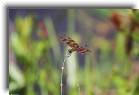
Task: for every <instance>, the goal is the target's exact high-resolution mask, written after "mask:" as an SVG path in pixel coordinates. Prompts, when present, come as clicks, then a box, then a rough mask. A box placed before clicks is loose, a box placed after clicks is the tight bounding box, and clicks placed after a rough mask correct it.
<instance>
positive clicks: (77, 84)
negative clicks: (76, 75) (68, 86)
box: [77, 84, 80, 95]
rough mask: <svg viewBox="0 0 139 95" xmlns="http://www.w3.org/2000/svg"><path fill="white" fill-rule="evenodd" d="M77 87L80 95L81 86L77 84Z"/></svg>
mask: <svg viewBox="0 0 139 95" xmlns="http://www.w3.org/2000/svg"><path fill="white" fill-rule="evenodd" d="M77 86H78V93H79V95H80V86H79V84H77Z"/></svg>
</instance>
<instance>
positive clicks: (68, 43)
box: [60, 37, 79, 50]
mask: <svg viewBox="0 0 139 95" xmlns="http://www.w3.org/2000/svg"><path fill="white" fill-rule="evenodd" d="M60 39H61V40H62V41H64V42H65V43H66V44H67V45H69V46H70V47H71V48H72V49H75V50H76V49H77V48H79V45H78V44H77V43H76V42H75V41H74V40H72V39H71V38H70V37H68V38H67V39H66V38H63V37H60Z"/></svg>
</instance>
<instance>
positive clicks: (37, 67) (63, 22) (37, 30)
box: [9, 8, 139, 95]
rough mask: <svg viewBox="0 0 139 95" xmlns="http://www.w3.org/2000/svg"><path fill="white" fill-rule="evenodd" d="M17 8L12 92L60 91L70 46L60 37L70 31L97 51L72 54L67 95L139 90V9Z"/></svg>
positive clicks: (120, 94)
mask: <svg viewBox="0 0 139 95" xmlns="http://www.w3.org/2000/svg"><path fill="white" fill-rule="evenodd" d="M23 10H24V11H23ZM12 11H15V10H12V9H10V10H9V12H12ZM17 11H18V12H17ZM41 11H42V13H43V14H40V13H39V12H41ZM16 12H17V14H16V15H14V19H13V20H12V19H11V18H10V17H11V15H12V14H11V13H9V90H10V94H19V95H60V93H61V90H60V88H61V87H60V83H61V67H62V62H63V61H64V58H65V56H66V53H67V50H68V49H69V48H70V47H69V46H67V45H66V44H63V43H61V41H60V40H59V36H61V35H64V36H66V37H71V38H72V39H74V40H75V41H76V42H77V43H79V44H80V45H81V46H83V45H86V44H87V45H88V47H87V48H88V49H90V50H92V52H91V53H86V54H84V55H81V54H79V53H78V52H73V53H72V54H71V56H70V57H68V58H67V59H66V62H65V65H64V72H63V73H62V78H63V80H62V81H63V82H62V83H63V89H62V92H63V95H79V94H80V95H139V10H133V9H117V10H116V9H115V10H114V9H113V10H110V9H103V10H102V9H78V8H77V9H38V10H37V9H34V10H32V9H22V10H21V9H19V10H16ZM22 12H23V13H25V12H26V14H25V15H24V16H22ZM79 88H80V90H79Z"/></svg>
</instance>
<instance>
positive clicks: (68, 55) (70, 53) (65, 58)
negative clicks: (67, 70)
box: [60, 53, 71, 95]
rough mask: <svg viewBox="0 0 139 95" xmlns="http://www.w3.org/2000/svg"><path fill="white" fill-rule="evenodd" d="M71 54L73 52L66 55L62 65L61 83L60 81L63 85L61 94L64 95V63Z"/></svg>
mask: <svg viewBox="0 0 139 95" xmlns="http://www.w3.org/2000/svg"><path fill="white" fill-rule="evenodd" d="M70 56H71V53H68V54H67V55H66V56H65V58H64V61H63V63H62V67H61V83H60V86H61V95H62V89H63V81H62V80H63V72H64V65H65V62H66V59H67V58H68V57H70Z"/></svg>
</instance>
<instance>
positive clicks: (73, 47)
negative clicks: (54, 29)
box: [60, 37, 91, 54]
mask: <svg viewBox="0 0 139 95" xmlns="http://www.w3.org/2000/svg"><path fill="white" fill-rule="evenodd" d="M60 39H61V41H63V42H65V43H66V44H67V45H69V46H70V47H71V49H69V50H68V52H69V53H72V52H74V51H77V52H79V53H80V54H85V53H86V52H91V51H90V50H88V49H85V47H86V46H87V45H85V46H84V47H80V46H79V45H78V44H77V43H76V42H75V41H74V40H72V39H71V38H70V37H68V38H64V37H60Z"/></svg>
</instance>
